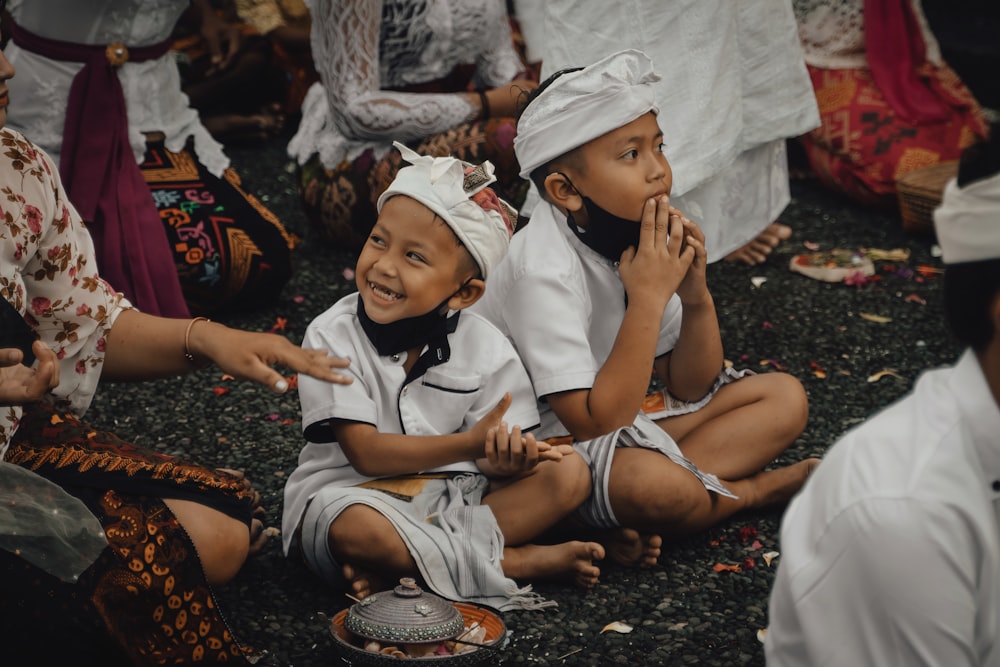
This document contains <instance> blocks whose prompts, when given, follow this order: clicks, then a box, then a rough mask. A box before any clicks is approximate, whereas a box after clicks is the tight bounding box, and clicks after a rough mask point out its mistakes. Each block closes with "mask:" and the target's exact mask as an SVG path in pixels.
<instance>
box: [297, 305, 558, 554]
mask: <svg viewBox="0 0 1000 667" xmlns="http://www.w3.org/2000/svg"><path fill="white" fill-rule="evenodd" d="M357 301H358V295H357V294H356V293H355V294H351V295H349V296H346V297H344V298H343V299H341V300H340V301H338V302H337V303H336V304H334V306H333V307H331V308H330V309H329V310H327V311H326V312H325V313H323V314H322V315H320V316H319V317H317V318H316V319H315V320H313V322H312V323H311V324H310V325H309V328H308V329H307V330H306V335H305V339H304V340H303V343H302V346H303V347H305V348H308V349H321V350H327V351H328V352H329V353H330V354H332V355H334V356H337V357H343V358H346V359H349V360H350V362H351V365H350V366H349V367H348V368H347V369H344V371H343V372H344V373H346V374H347V375H349V376H350V377H351V378H353V380H354V382H353V383H352V384H349V385H341V384H331V383H328V382H324V381H322V380H317V379H315V378H311V377H308V376H305V375H302V376H300V377H299V398H300V400H301V403H302V428H303V431H304V432H306V433H307V441H308V442H307V444H306V446H305V447H304V448H303V450H302V452H301V453H300V454H299V465H298V467H297V468H296V469H295V471H294V472H293V473H292V474H291V475H290V476H289V478H288V482H287V483H286V484H285V511H284V516H283V520H282V532H283V535H284V541H285V549H286V551H287V549H288V546H289V544H290V539H291V537H292V535H293V533H294V531H295V528H296V526H297V525H298V523H299V521H300V519H301V516H302V512H303V511H304V510H305V507H306V505H307V504H308V502H309V499H310V498H311V497H312V496H313V495H314V494H315V493H316V492H317V491H318V490H319V489H321V488H322V487H324V486H326V485H329V484H334V485H337V486H355V485H357V484H362V483H364V482H367V481H370V480H371V479H372V478H371V477H366V476H364V475H362V474H360V473H359V472H358V471H356V470H355V469H354V468H353V467H352V466H351V463H350V461H348V459H347V456H346V455H345V454H344V451H343V450H342V449H341V447H340V445H339V444H337V443H336V442H322V441H320V442H314V441H312V440H325V438H324V437H322V433H316V432H315V430H314V429H311V428H310V427H315V426H317V425H319V424H320V423H321V422H323V421H325V420H329V419H344V420H350V421H357V422H365V423H368V424H372V425H374V426H375V427H376V428H377V429H378V430H379V431H380V432H383V433H405V434H407V435H444V434H448V433H456V432H460V431H464V430H468V429H469V428H471V427H473V426H475V424H476V423H477V422H478V421H479V420H480V419H482V418H483V417H484V416H485V415H486V413H487V412H489V411H490V410H492V409H493V408H494V407H496V405H497V403H499V402H500V399H501V398H503V395H504V393H506V392H510V394H511V396H512V397H513V401H512V403H511V406H510V408H509V409H508V410H507V413H506V414H505V415H504V420H505V421H506V422H507V423H509V424H511V425H519V426H521V427H522V428H524V429H529V428H534V427H535V426H537V425H538V423H539V417H538V409H537V405H536V402H535V399H534V395H533V393H532V391H531V381H530V380H529V378H528V374H527V372H526V371H525V369H524V366H522V364H521V361H520V359H519V358H518V356H517V354H516V353H515V351H514V348H513V347H512V346H511V344H510V341H508V340H507V339H506V338H505V337H504V335H503V334H501V333H500V332H499V331H498V330H497V328H496V327H494V326H493V325H491V324H490V323H489V322H487V321H486V320H485V319H484V318H482V317H480V316H478V315H475V314H473V313H469V312H462V313H460V316H459V319H458V326H457V328H456V330H455V331H454V333H452V334H449V336H448V345H449V347H450V357H449V358H448V360H447V361H445V362H444V363H441V364H438V365H436V366H432V367H430V368H429V369H428V370H427V371H426V372H425V373H424V374H423V375H421V376H420V377H416V378H412V379H411V380H410V381H409V382H408V383H406V384H404V381H405V379H406V373H405V371H404V370H403V364H404V363H405V362H406V353H405V352H404V353H401V354H399V355H391V356H379V354H378V353H377V352H376V351H375V347H374V346H373V345H372V344H371V342H370V341H369V340H368V337H367V336H366V335H365V332H364V330H362V328H361V324H360V322H359V321H358V315H357ZM331 437H332V436H331ZM310 438H312V440H310ZM442 470H448V471H470V472H479V468H478V467H477V466H476V464H475V462H474V461H467V462H461V463H455V464H450V465H447V466H442V467H440V468H435V469H434V471H442ZM414 472H417V471H414ZM422 472H431V471H429V470H428V471H422Z"/></svg>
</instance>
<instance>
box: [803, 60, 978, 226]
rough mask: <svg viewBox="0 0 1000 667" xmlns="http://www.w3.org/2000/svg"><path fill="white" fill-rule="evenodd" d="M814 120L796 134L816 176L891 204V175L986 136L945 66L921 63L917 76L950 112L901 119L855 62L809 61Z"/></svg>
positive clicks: (859, 196)
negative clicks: (843, 65) (829, 65)
mask: <svg viewBox="0 0 1000 667" xmlns="http://www.w3.org/2000/svg"><path fill="white" fill-rule="evenodd" d="M809 75H810V77H811V78H812V83H813V88H814V90H815V91H816V101H817V103H818V105H819V111H820V117H821V119H822V124H821V125H820V127H818V128H816V129H815V130H813V131H811V132H809V133H808V134H806V135H804V136H803V137H802V138H801V141H802V144H803V146H804V147H805V149H806V154H807V155H808V157H809V162H810V164H811V165H812V168H813V171H815V172H816V174H817V176H818V177H819V179H820V181H821V182H822V183H823V184H824V185H826V186H827V187H830V188H832V189H834V190H838V191H840V192H843V193H845V194H847V195H848V196H849V197H851V198H852V199H855V200H857V201H859V202H861V203H863V204H867V205H875V206H879V207H886V208H890V207H895V206H896V203H897V198H896V185H895V184H896V179H897V178H899V176H901V175H902V174H905V173H907V172H909V171H913V170H914V169H919V168H921V167H926V166H928V165H932V164H937V163H938V162H943V161H946V160H957V159H958V157H959V155H960V154H961V152H962V149H964V148H965V147H967V146H969V145H971V144H973V143H976V142H977V141H980V140H982V139H983V138H985V137H986V134H987V131H988V130H987V123H986V120H985V118H984V117H983V113H982V109H981V108H980V106H979V104H978V103H977V102H976V100H975V98H974V97H973V96H972V93H971V92H970V91H969V90H968V88H966V87H965V85H964V84H963V83H962V81H961V80H960V79H959V77H958V75H957V74H956V73H955V72H954V71H953V70H952V69H951V68H949V67H948V66H947V65H944V66H941V67H935V66H934V65H931V64H929V63H925V64H924V65H922V66H921V67H920V69H919V70H918V75H919V76H920V78H921V80H923V81H924V82H925V83H926V85H927V86H928V88H930V89H931V90H933V91H934V92H935V93H936V95H937V97H938V98H939V99H941V100H945V101H946V102H947V103H948V106H949V107H950V109H951V114H950V115H949V116H948V117H947V118H946V119H945V120H943V121H932V122H922V123H920V124H914V123H911V122H908V121H906V120H904V119H903V118H901V117H900V116H899V115H898V114H897V113H896V112H895V111H894V110H893V108H892V107H891V106H890V105H889V104H888V102H886V100H885V97H884V96H883V95H882V93H881V92H880V91H879V89H878V88H876V86H875V84H874V83H873V81H872V77H871V73H870V72H869V71H868V70H863V69H841V70H828V69H820V68H817V67H811V66H810V67H809Z"/></svg>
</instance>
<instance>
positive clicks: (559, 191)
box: [545, 171, 583, 211]
mask: <svg viewBox="0 0 1000 667" xmlns="http://www.w3.org/2000/svg"><path fill="white" fill-rule="evenodd" d="M545 194H547V195H548V198H549V201H551V202H552V203H553V204H555V205H556V206H558V207H559V208H561V209H563V210H569V211H579V210H580V209H581V208H583V198H582V197H580V193H579V192H577V190H576V188H575V187H573V185H572V183H570V182H569V180H568V179H567V178H566V177H565V176H563V175H562V174H560V173H559V172H555V171H554V172H552V173H551V174H549V175H548V176H546V177H545Z"/></svg>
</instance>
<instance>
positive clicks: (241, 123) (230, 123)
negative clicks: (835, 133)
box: [202, 108, 285, 145]
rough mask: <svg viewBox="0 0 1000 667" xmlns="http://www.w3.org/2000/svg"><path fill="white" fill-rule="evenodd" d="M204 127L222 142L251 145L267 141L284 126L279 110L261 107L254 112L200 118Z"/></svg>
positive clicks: (283, 118) (283, 119)
mask: <svg viewBox="0 0 1000 667" xmlns="http://www.w3.org/2000/svg"><path fill="white" fill-rule="evenodd" d="M202 123H203V124H204V126H205V128H206V129H207V130H208V131H209V132H210V133H211V135H212V136H213V137H215V139H216V140H218V141H220V142H222V143H238V144H248V145H252V144H255V143H262V142H265V141H267V140H268V139H269V138H271V137H272V136H275V135H277V134H279V133H280V132H281V130H282V128H284V125H285V117H284V115H282V114H281V113H280V110H278V109H273V108H264V109H261V110H260V111H259V112H258V113H255V114H245V115H244V114H237V113H227V114H220V115H218V116H207V117H204V118H202Z"/></svg>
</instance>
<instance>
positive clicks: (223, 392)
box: [212, 387, 229, 396]
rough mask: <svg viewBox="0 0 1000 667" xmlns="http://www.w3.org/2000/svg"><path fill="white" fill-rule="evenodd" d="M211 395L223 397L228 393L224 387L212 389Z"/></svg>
mask: <svg viewBox="0 0 1000 667" xmlns="http://www.w3.org/2000/svg"><path fill="white" fill-rule="evenodd" d="M212 393H214V394H215V395H216V396H224V395H226V394H228V393H229V390H228V389H226V388H225V387H212Z"/></svg>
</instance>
